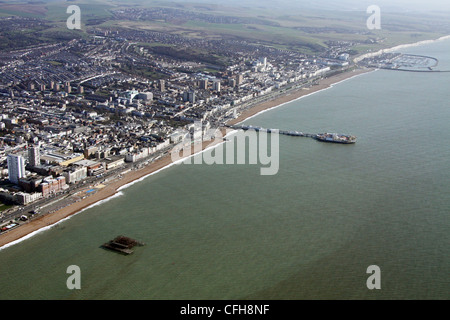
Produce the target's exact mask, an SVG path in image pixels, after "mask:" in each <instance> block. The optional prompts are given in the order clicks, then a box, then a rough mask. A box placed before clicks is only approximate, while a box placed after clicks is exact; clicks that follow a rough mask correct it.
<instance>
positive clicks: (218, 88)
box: [214, 80, 220, 92]
mask: <svg viewBox="0 0 450 320" xmlns="http://www.w3.org/2000/svg"><path fill="white" fill-rule="evenodd" d="M214 90H215V91H217V92H220V81H219V80H216V81H214Z"/></svg>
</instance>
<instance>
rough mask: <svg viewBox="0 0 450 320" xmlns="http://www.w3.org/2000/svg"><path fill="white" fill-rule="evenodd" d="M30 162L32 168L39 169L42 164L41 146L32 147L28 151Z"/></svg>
mask: <svg viewBox="0 0 450 320" xmlns="http://www.w3.org/2000/svg"><path fill="white" fill-rule="evenodd" d="M28 162H29V163H30V165H31V166H32V167H37V166H38V165H40V164H41V155H40V153H39V146H32V147H30V148H29V149H28Z"/></svg>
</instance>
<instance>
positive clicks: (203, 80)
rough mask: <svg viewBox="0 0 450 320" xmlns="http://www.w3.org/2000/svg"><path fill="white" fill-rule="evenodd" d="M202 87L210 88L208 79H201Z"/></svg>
mask: <svg viewBox="0 0 450 320" xmlns="http://www.w3.org/2000/svg"><path fill="white" fill-rule="evenodd" d="M200 89H204V90H206V89H208V79H202V80H200Z"/></svg>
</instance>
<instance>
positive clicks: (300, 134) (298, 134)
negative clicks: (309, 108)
mask: <svg viewBox="0 0 450 320" xmlns="http://www.w3.org/2000/svg"><path fill="white" fill-rule="evenodd" d="M227 127H229V128H231V129H242V130H254V131H260V132H267V133H278V134H283V135H285V136H294V137H307V138H316V137H317V134H315V133H305V132H299V131H287V130H279V129H266V128H261V127H255V126H246V125H227Z"/></svg>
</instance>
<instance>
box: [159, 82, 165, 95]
mask: <svg viewBox="0 0 450 320" xmlns="http://www.w3.org/2000/svg"><path fill="white" fill-rule="evenodd" d="M159 90H160V91H161V92H163V91H165V90H166V82H165V81H164V80H159Z"/></svg>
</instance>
